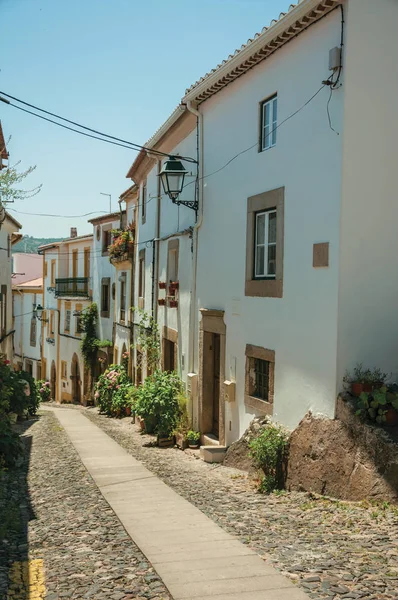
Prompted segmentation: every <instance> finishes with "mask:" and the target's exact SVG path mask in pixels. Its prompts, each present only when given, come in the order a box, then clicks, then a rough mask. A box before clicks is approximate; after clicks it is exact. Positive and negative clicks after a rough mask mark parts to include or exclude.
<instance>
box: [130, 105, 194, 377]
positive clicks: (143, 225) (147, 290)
mask: <svg viewBox="0 0 398 600" xmlns="http://www.w3.org/2000/svg"><path fill="white" fill-rule="evenodd" d="M196 126H197V117H196V115H195V114H193V113H190V112H189V111H187V110H185V109H181V108H180V107H178V108H177V109H176V110H175V111H174V112H173V114H172V115H171V116H170V118H169V119H168V120H167V121H166V123H165V124H164V125H163V126H162V127H161V128H160V129H159V130H158V131H157V132H156V133H155V135H154V136H152V138H151V139H150V140H148V142H147V143H146V144H145V146H146V147H147V148H150V149H151V150H153V152H146V151H141V152H140V153H139V155H138V156H137V158H136V160H135V161H134V163H133V165H132V166H131V168H130V170H129V172H128V174H127V177H129V178H131V179H133V181H134V182H135V184H136V185H137V187H138V189H139V199H138V206H137V224H136V237H135V242H136V243H135V253H136V254H135V274H134V289H133V302H132V304H133V306H134V307H135V308H136V310H135V311H134V314H133V336H134V343H133V346H134V352H133V356H132V359H133V374H134V380H135V382H136V383H137V384H138V385H139V384H140V383H142V382H143V380H144V379H145V377H146V376H147V375H148V374H149V373H150V370H151V369H150V365H148V364H147V361H146V357H145V351H144V349H143V348H141V347H140V344H139V323H140V320H141V316H140V313H139V310H141V311H145V313H146V314H147V315H148V316H149V317H152V318H153V319H154V320H155V321H156V323H157V325H158V329H159V336H160V344H161V351H162V352H161V353H162V365H161V366H162V368H163V369H164V370H166V371H176V372H177V373H178V374H179V375H180V376H181V379H182V381H183V382H184V383H186V382H187V380H188V374H189V373H190V370H192V369H191V357H192V343H193V341H194V337H193V336H191V333H192V327H191V307H192V302H191V301H192V294H193V246H192V232H193V226H194V224H195V211H194V210H192V209H191V208H188V207H186V206H184V205H180V206H178V205H176V204H173V203H172V202H171V200H170V198H169V197H167V196H166V195H165V194H164V193H163V190H162V189H161V183H160V179H159V177H158V175H159V173H160V171H161V169H162V167H163V164H164V160H165V158H167V155H166V156H165V155H163V154H162V153H166V154H167V153H170V154H180V155H183V156H187V157H196V143H197V132H196ZM155 151H156V152H155ZM197 176H198V172H197V166H196V164H194V163H191V164H190V169H189V172H188V175H187V177H186V183H187V186H188V191H187V193H186V194H185V195H184V197H187V198H190V197H191V196H193V197H194V195H195V183H196V181H197ZM182 199H183V197H181V200H182Z"/></svg>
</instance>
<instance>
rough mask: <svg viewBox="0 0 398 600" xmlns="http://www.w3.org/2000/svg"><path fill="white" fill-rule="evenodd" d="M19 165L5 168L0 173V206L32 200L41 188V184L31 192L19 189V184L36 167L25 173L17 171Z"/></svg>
mask: <svg viewBox="0 0 398 600" xmlns="http://www.w3.org/2000/svg"><path fill="white" fill-rule="evenodd" d="M19 164H20V163H19V162H17V163H16V164H15V165H12V166H8V167H5V168H3V169H2V170H1V171H0V204H1V203H3V204H7V203H8V202H15V200H26V198H32V197H33V196H36V194H38V193H39V192H40V190H41V188H42V184H40V185H38V186H36V187H35V188H33V189H31V190H24V189H21V188H20V184H21V183H22V182H23V181H24V180H25V179H26V177H28V175H30V174H31V173H32V172H33V171H34V170H35V169H36V166H34V167H29V168H28V169H26V171H18V170H17V166H18V165H19Z"/></svg>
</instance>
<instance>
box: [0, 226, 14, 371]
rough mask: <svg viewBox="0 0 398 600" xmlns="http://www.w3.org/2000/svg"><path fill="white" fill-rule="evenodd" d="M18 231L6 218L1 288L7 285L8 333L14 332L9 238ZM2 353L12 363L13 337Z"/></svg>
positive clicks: (0, 233)
mask: <svg viewBox="0 0 398 600" xmlns="http://www.w3.org/2000/svg"><path fill="white" fill-rule="evenodd" d="M15 231H16V227H15V225H14V224H13V223H12V222H11V221H10V220H9V219H8V218H7V217H6V219H5V221H4V222H3V223H2V225H1V228H0V248H1V250H0V286H1V285H7V324H6V325H7V326H6V333H8V332H11V331H12V292H11V273H12V258H11V253H10V254H9V252H8V248H10V249H11V246H9V242H8V239H9V236H11V234H12V233H14V232H15ZM0 352H2V353H4V354H5V355H6V356H7V358H8V360H10V361H12V355H13V336H12V335H9V336H7V337H6V338H5V340H3V342H2V343H1V344H0Z"/></svg>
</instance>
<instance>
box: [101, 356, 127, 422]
mask: <svg viewBox="0 0 398 600" xmlns="http://www.w3.org/2000/svg"><path fill="white" fill-rule="evenodd" d="M128 383H130V381H129V378H128V376H127V373H126V369H125V368H124V366H122V365H110V367H109V368H108V369H106V371H105V372H104V373H103V374H102V375H100V376H99V378H98V381H97V383H96V385H95V394H94V397H95V401H96V404H97V405H98V407H99V409H100V412H102V413H105V414H107V415H112V414H113V403H114V396H115V395H116V394H117V393H120V392H119V390H120V389H122V388H124V386H125V385H126V384H128Z"/></svg>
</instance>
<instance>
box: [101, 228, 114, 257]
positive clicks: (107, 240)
mask: <svg viewBox="0 0 398 600" xmlns="http://www.w3.org/2000/svg"><path fill="white" fill-rule="evenodd" d="M111 244H112V231H111V229H103V230H102V254H108V246H110V245H111Z"/></svg>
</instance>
